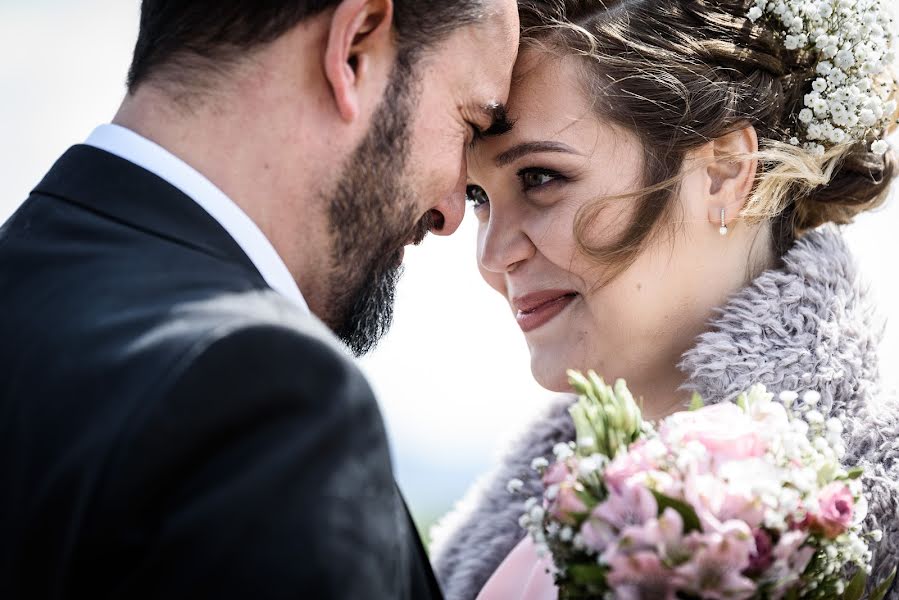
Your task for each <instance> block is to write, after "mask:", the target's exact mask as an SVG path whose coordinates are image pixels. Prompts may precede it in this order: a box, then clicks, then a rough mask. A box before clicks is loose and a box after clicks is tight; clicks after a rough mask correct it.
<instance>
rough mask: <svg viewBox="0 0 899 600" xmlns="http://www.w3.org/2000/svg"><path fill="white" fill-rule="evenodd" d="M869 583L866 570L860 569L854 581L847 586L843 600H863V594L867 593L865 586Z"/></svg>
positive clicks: (853, 577) (854, 576)
mask: <svg viewBox="0 0 899 600" xmlns="http://www.w3.org/2000/svg"><path fill="white" fill-rule="evenodd" d="M867 583H868V574H867V573H865V570H864V569H859V570H858V571H856V572H855V575H853V576H852V581H850V582H849V585H847V586H846V590H845V591H844V592H843V600H861V597H862V594H864V593H865V585H867Z"/></svg>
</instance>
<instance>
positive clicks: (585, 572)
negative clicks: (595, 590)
mask: <svg viewBox="0 0 899 600" xmlns="http://www.w3.org/2000/svg"><path fill="white" fill-rule="evenodd" d="M567 571H568V578H569V579H571V581H572V582H573V583H575V584H577V585H587V584H594V585H595V584H605V581H606V571H605V569H604V568H603V567H601V566H599V565H596V564H592V565H591V564H574V565H568V569H567Z"/></svg>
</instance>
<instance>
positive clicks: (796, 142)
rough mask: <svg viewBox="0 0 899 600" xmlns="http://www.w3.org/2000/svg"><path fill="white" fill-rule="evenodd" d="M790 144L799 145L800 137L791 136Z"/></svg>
mask: <svg viewBox="0 0 899 600" xmlns="http://www.w3.org/2000/svg"><path fill="white" fill-rule="evenodd" d="M790 145H791V146H798V145H799V138H798V137H796V136H795V135H794V136H793V137H791V138H790Z"/></svg>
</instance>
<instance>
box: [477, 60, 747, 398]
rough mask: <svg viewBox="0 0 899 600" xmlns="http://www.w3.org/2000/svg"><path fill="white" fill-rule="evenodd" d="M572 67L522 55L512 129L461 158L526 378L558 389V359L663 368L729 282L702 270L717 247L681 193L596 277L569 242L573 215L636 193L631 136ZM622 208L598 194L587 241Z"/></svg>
mask: <svg viewBox="0 0 899 600" xmlns="http://www.w3.org/2000/svg"><path fill="white" fill-rule="evenodd" d="M578 76H579V72H578V70H577V66H576V63H575V62H574V60H573V59H559V58H555V57H548V56H546V55H545V54H538V53H537V52H536V51H525V52H524V53H522V55H521V58H520V62H519V64H518V66H517V67H516V72H515V76H514V77H513V86H512V92H511V96H510V103H509V113H510V116H511V117H512V118H513V119H514V120H515V127H514V129H513V131H512V132H511V133H509V134H506V135H503V136H501V137H498V138H491V139H488V140H485V141H483V142H481V143H479V144H478V145H477V146H476V147H474V148H473V149H472V150H471V152H470V156H469V181H468V197H469V200H470V201H471V202H472V204H473V205H474V214H475V215H476V216H477V219H478V222H479V233H478V261H479V268H480V271H481V274H482V276H483V277H484V279H485V280H486V281H487V283H489V284H490V286H491V287H493V288H494V289H495V290H496V291H497V292H499V293H500V294H502V295H503V296H505V297H506V299H507V300H508V302H509V306H510V308H511V312H512V314H513V316H514V317H515V318H516V320H517V321H518V324H519V325H520V326H521V329H522V330H523V332H524V335H525V338H526V340H527V343H528V346H529V348H530V351H531V367H532V371H533V373H534V376H535V377H536V379H537V381H538V382H539V383H540V384H541V385H543V386H544V387H546V388H549V389H554V390H559V391H564V390H566V389H568V386H567V378H566V376H565V371H566V369H569V368H578V369H588V368H592V369H595V370H596V371H597V372H599V373H600V374H602V375H604V376H605V377H606V378H617V377H625V378H629V379H631V380H632V381H637V380H639V379H645V378H647V377H653V376H655V374H656V372H657V371H660V370H664V368H665V367H664V366H663V365H667V368H668V369H671V368H672V366H673V365H675V364H676V363H677V362H678V358H679V357H680V355H681V353H683V352H684V351H685V350H686V349H688V348H689V345H690V343H691V342H692V340H693V338H694V336H695V335H697V334H698V333H700V332H701V330H702V328H703V327H704V324H705V322H706V320H707V318H708V317H709V315H710V311H711V310H712V307H714V306H716V305H717V304H718V303H720V302H721V301H722V300H723V299H724V297H726V295H727V290H728V289H732V286H733V285H734V283H735V282H734V279H733V277H732V275H728V274H726V273H723V274H722V273H721V272H720V270H718V269H716V268H715V266H714V265H715V260H716V257H719V256H720V254H721V252H722V249H723V248H725V246H721V245H720V244H721V242H720V240H719V239H718V238H720V237H721V236H720V235H718V231H717V228H715V227H712V226H711V225H710V224H709V220H708V217H707V214H706V211H705V209H704V208H700V207H699V206H698V205H697V206H695V207H694V206H693V205H692V204H691V203H690V202H682V201H681V200H680V199H675V200H674V201H675V202H678V203H679V205H680V206H678V207H677V209H678V210H676V211H675V213H674V214H677V215H678V218H680V219H682V221H680V222H679V223H678V227H676V228H671V227H667V228H666V227H665V226H664V224H663V225H662V229H661V230H660V233H661V235H659V236H657V237H656V238H655V240H656V241H654V242H653V243H652V244H650V245H649V246H648V247H647V248H645V249H644V250H643V251H642V253H641V254H640V256H639V257H638V258H637V260H636V262H635V263H634V264H633V265H632V266H630V267H629V268H627V269H626V270H625V271H624V272H623V273H621V274H620V275H619V276H617V277H615V278H613V279H612V280H611V281H610V282H608V283H605V284H603V283H602V282H603V280H604V279H605V278H604V274H605V273H606V270H605V269H607V267H603V266H599V265H598V264H597V263H596V262H595V261H594V260H591V259H590V258H588V257H587V256H585V255H584V254H583V253H582V252H581V251H580V250H579V249H578V245H577V242H576V239H575V236H574V226H575V217H576V215H577V214H578V211H579V209H581V208H582V207H584V206H585V205H586V204H587V203H592V202H596V201H597V199H598V198H601V197H605V196H614V195H618V194H625V193H628V192H634V191H636V190H639V189H640V188H641V187H642V165H643V150H642V147H641V145H640V142H639V140H638V139H637V137H636V136H635V135H633V134H632V133H630V132H628V131H626V130H624V129H622V128H620V127H616V126H613V125H612V124H610V123H609V122H606V121H603V120H602V119H601V118H599V117H597V116H596V113H595V111H594V110H592V109H591V106H590V103H589V101H588V99H587V97H586V95H585V93H584V91H583V89H584V88H583V86H582V85H581V82H580V80H579V78H578ZM696 185H699V183H697V184H696ZM692 188H694V183H693V182H692V181H691V180H690V179H687V180H685V181H684V183H683V187H682V192H681V196H688V195H689V194H691V193H699V192H701V190H697V189H692ZM633 205H634V201H633V200H629V199H612V200H609V201H608V203H607V204H606V206H604V207H603V209H602V212H601V213H600V216H599V218H598V220H597V221H596V226H595V227H594V228H593V229H592V230H591V231H590V232H589V236H590V237H589V239H588V240H586V241H587V242H589V244H590V245H604V244H607V243H609V242H612V241H615V240H617V239H618V236H620V234H621V233H622V231H623V230H624V228H625V227H627V226H628V225H629V223H630V222H631V220H632V219H633V218H634V214H633V213H634V210H633ZM669 230H670V233H666V232H668V231H669ZM709 230H711V231H713V235H712V236H709V235H708V231H709ZM712 245H717V247H713V246H712ZM716 277H721V278H723V280H722V281H715V280H714V278H716ZM739 277H742V274H741V275H739ZM710 279H712V280H710Z"/></svg>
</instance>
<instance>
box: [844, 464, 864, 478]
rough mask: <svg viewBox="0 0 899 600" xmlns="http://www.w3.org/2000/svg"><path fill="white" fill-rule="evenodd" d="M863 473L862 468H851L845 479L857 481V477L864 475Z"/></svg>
mask: <svg viewBox="0 0 899 600" xmlns="http://www.w3.org/2000/svg"><path fill="white" fill-rule="evenodd" d="M864 473H865V470H864V469H863V468H861V467H853V468H852V469H849V473H848V475H846V477H848V478H849V479H858V478H859V477H861V476H862V475H864Z"/></svg>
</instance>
